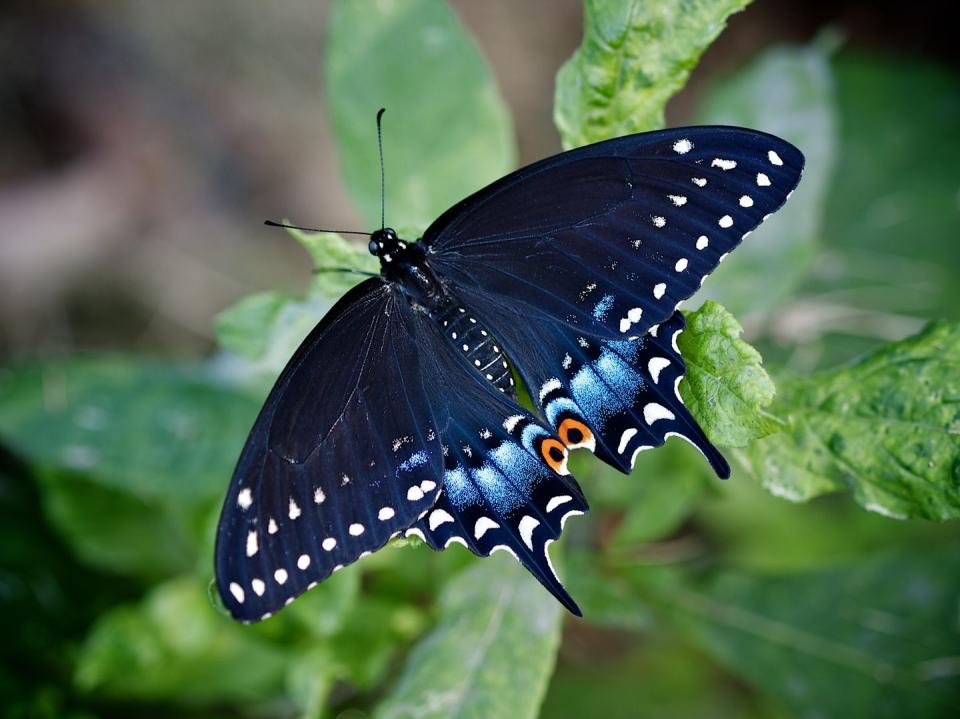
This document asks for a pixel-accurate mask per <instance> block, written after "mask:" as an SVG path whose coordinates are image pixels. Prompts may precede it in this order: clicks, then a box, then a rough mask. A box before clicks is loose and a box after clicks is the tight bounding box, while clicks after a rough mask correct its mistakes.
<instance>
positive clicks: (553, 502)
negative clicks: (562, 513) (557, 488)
mask: <svg viewBox="0 0 960 719" xmlns="http://www.w3.org/2000/svg"><path fill="white" fill-rule="evenodd" d="M572 501H573V497H571V496H570V495H569V494H560V495H557V496H556V497H553V498H551V499H550V501H549V502H547V514H549V513H550V512H552V511H553V510H555V509H556V508H557V507H559V506H560V505H561V504H566V503H567V502H572Z"/></svg>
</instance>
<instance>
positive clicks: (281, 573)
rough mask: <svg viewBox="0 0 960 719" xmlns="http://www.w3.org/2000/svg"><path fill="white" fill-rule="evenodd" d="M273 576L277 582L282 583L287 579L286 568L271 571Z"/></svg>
mask: <svg viewBox="0 0 960 719" xmlns="http://www.w3.org/2000/svg"><path fill="white" fill-rule="evenodd" d="M273 578H274V579H275V580H277V584H283V583H284V582H286V581H287V570H286V569H278V570H277V571H275V572H274V573H273Z"/></svg>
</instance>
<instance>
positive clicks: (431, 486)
mask: <svg viewBox="0 0 960 719" xmlns="http://www.w3.org/2000/svg"><path fill="white" fill-rule="evenodd" d="M436 488H437V483H436V482H434V481H433V480H432V479H425V480H423V481H422V482H421V483H420V491H421V492H423V493H424V494H426V493H427V492H432V491H433V490H435V489H436Z"/></svg>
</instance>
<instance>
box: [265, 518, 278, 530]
mask: <svg viewBox="0 0 960 719" xmlns="http://www.w3.org/2000/svg"><path fill="white" fill-rule="evenodd" d="M267 532H268V533H270V534H276V533H277V522H276V520H275V519H274V518H273V517H270V521H269V522H267Z"/></svg>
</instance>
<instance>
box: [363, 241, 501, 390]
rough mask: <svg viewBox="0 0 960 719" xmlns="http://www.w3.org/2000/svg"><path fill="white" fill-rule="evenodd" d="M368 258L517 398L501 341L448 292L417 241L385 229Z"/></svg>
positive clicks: (476, 366)
mask: <svg viewBox="0 0 960 719" xmlns="http://www.w3.org/2000/svg"><path fill="white" fill-rule="evenodd" d="M369 250H370V254H372V255H376V256H377V257H379V258H380V274H381V276H382V277H383V278H384V279H385V280H387V281H388V282H392V283H395V284H396V285H397V286H399V287H400V289H401V291H402V292H403V293H404V294H405V295H406V296H407V299H408V300H409V301H410V304H411V305H412V306H413V307H414V308H416V309H418V310H420V311H422V312H425V313H426V314H428V315H429V316H430V317H431V318H432V319H433V320H434V321H435V322H436V323H437V324H438V325H439V327H440V330H441V331H442V333H443V335H444V337H445V338H446V339H447V341H448V342H449V343H450V344H451V345H452V346H453V347H454V348H455V349H456V351H457V353H458V354H460V355H462V356H463V357H464V359H465V360H466V361H467V362H469V363H470V364H471V365H472V366H473V368H474V370H475V371H477V372H478V373H479V374H480V375H482V376H483V378H484V379H485V380H487V381H488V382H490V383H491V384H493V386H494V387H496V388H497V389H498V390H500V391H501V392H504V393H506V394H509V395H511V396H512V395H513V394H514V381H513V376H512V374H511V372H510V367H509V364H508V363H507V358H506V356H505V355H504V353H503V350H502V349H501V346H500V343H499V341H498V340H497V339H496V338H495V337H494V336H493V335H492V334H491V333H490V331H489V330H488V329H487V328H486V327H484V326H483V324H482V323H481V322H480V321H479V320H478V319H477V318H476V317H474V316H473V315H472V313H470V312H468V311H467V309H466V308H465V307H463V306H461V304H460V303H459V302H458V301H457V299H456V298H455V297H453V296H452V295H451V294H450V293H449V292H448V291H447V289H446V287H445V284H444V282H443V281H442V280H441V278H440V277H439V276H438V275H437V274H436V273H435V272H434V271H433V269H432V268H431V267H430V264H429V262H428V261H427V257H426V253H425V252H424V250H423V246H422V245H421V243H419V242H405V241H404V240H401V239H400V238H398V237H397V233H396V232H395V231H394V230H392V229H391V228H389V227H387V228H384V229H382V230H377V231H375V232H374V233H373V234H371V235H370V244H369Z"/></svg>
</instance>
